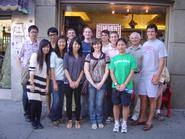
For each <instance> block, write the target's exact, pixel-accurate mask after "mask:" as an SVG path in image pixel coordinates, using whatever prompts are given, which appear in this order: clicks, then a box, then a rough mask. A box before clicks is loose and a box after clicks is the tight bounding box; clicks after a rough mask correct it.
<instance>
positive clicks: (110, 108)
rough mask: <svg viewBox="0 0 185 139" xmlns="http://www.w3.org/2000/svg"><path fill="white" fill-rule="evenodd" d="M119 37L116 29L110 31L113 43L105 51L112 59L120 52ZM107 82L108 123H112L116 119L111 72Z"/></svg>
mask: <svg viewBox="0 0 185 139" xmlns="http://www.w3.org/2000/svg"><path fill="white" fill-rule="evenodd" d="M118 39H119V35H118V32H116V31H112V32H110V43H111V45H110V46H109V47H108V50H107V51H105V54H106V55H107V56H108V57H109V58H110V59H112V58H113V57H114V56H116V55H118V54H119V50H118V48H117V47H116V43H117V41H118ZM106 84H107V93H106V98H105V101H106V107H107V110H106V120H105V122H106V124H110V123H111V122H113V121H114V119H113V104H112V79H111V77H110V74H109V76H108V78H107V80H106Z"/></svg>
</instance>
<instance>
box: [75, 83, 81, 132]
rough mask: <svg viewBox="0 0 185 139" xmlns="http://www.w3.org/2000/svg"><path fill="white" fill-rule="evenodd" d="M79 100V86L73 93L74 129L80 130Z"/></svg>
mask: <svg viewBox="0 0 185 139" xmlns="http://www.w3.org/2000/svg"><path fill="white" fill-rule="evenodd" d="M80 98H81V85H80V86H79V87H78V88H77V89H75V91H74V99H75V115H76V128H80V112H81V105H80Z"/></svg>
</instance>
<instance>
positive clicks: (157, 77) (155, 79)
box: [152, 57, 165, 85]
mask: <svg viewBox="0 0 185 139" xmlns="http://www.w3.org/2000/svg"><path fill="white" fill-rule="evenodd" d="M164 64H165V57H161V58H160V60H159V68H158V70H157V72H156V73H155V74H154V75H153V77H152V83H153V84H154V85H156V84H158V82H159V80H160V76H161V73H162V71H163V68H164Z"/></svg>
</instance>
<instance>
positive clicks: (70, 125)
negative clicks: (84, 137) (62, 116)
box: [67, 120, 73, 128]
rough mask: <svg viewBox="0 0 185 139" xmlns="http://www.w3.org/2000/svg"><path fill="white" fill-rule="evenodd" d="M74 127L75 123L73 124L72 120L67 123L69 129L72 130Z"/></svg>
mask: <svg viewBox="0 0 185 139" xmlns="http://www.w3.org/2000/svg"><path fill="white" fill-rule="evenodd" d="M72 127H73V123H72V120H69V121H68V122H67V128H72Z"/></svg>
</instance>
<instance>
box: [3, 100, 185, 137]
mask: <svg viewBox="0 0 185 139" xmlns="http://www.w3.org/2000/svg"><path fill="white" fill-rule="evenodd" d="M46 115H47V110H46V107H44V109H43V113H42V121H41V123H42V124H43V126H44V129H41V130H33V129H32V127H31V125H30V123H28V122H26V121H25V120H24V117H23V110H22V103H21V102H15V101H7V100H0V139H114V138H115V139H123V138H124V139H150V138H152V139H174V138H175V139H185V113H184V110H173V111H172V117H171V118H165V121H162V122H159V121H156V120H155V121H154V127H153V129H152V130H150V131H147V132H145V131H143V130H142V128H143V127H142V126H137V127H135V126H128V133H127V134H123V133H113V132H112V128H113V124H110V125H106V126H105V128H103V129H97V130H92V129H91V125H90V123H89V121H86V122H84V123H83V124H82V125H81V128H80V129H75V128H72V129H67V128H66V125H65V124H62V125H60V126H59V127H53V126H52V125H51V122H50V121H49V119H48V118H47V116H46Z"/></svg>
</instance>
